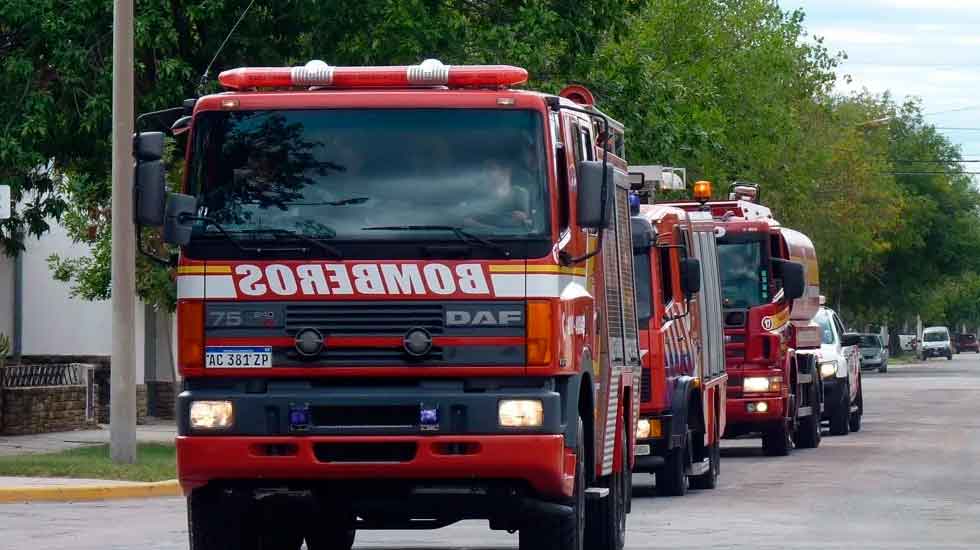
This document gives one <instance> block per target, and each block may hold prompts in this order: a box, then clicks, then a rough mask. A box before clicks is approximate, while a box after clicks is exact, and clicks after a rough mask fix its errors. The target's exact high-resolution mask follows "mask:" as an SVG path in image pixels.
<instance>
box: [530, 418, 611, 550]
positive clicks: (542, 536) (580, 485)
mask: <svg viewBox="0 0 980 550" xmlns="http://www.w3.org/2000/svg"><path fill="white" fill-rule="evenodd" d="M577 441H578V443H577V444H576V446H575V488H574V489H573V493H574V495H573V497H572V499H571V502H570V503H569V504H571V506H572V510H573V513H572V514H571V515H569V516H568V517H551V516H544V517H536V518H534V521H533V522H530V523H528V524H526V525H524V526H522V527H521V529H520V531H519V532H518V541H519V542H518V548H519V549H520V550H584V549H585V545H584V542H585V484H586V478H585V468H586V462H585V427H584V425H583V424H582V419H581V418H579V420H578V436H577ZM607 498H608V497H607Z"/></svg>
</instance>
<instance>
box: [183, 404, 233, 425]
mask: <svg viewBox="0 0 980 550" xmlns="http://www.w3.org/2000/svg"><path fill="white" fill-rule="evenodd" d="M233 413H234V407H233V406H232V404H231V401H194V402H193V403H191V428H194V429H198V430H223V429H225V428H228V427H230V426H231V421H232V414H233Z"/></svg>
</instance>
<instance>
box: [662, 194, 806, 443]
mask: <svg viewBox="0 0 980 550" xmlns="http://www.w3.org/2000/svg"><path fill="white" fill-rule="evenodd" d="M694 195H695V198H696V199H698V200H697V202H690V203H682V204H678V205H677V206H679V207H681V208H684V209H685V210H688V211H702V210H704V211H708V212H710V213H711V216H712V217H713V218H714V225H715V232H716V235H717V239H718V251H719V257H720V267H721V279H722V296H723V299H724V317H723V318H724V324H725V337H726V340H727V342H726V344H725V356H726V370H727V371H728V376H729V380H728V403H727V415H726V416H727V424H726V427H725V436H726V437H739V436H745V435H752V434H757V435H760V436H761V437H762V448H763V451H764V452H765V453H766V454H767V455H772V456H782V455H786V454H788V453H789V452H790V450H791V449H792V448H793V446H794V444H795V446H796V447H799V448H813V447H817V446H819V445H820V416H821V410H822V402H823V398H822V389H821V384H820V377H819V375H818V374H817V352H818V351H819V349H820V330H819V327H818V326H817V324H816V323H815V322H814V316H815V315H816V314H817V312H818V311H819V309H820V282H819V274H818V268H817V257H816V253H815V251H814V248H813V243H812V242H811V241H810V239H809V238H807V236H806V235H804V234H802V233H800V232H798V231H794V230H792V229H788V228H786V227H783V226H782V225H780V224H779V222H778V221H776V219H775V218H773V215H772V212H771V211H770V210H769V209H768V208H766V207H764V206H762V205H760V204H758V202H757V199H758V196H759V186H758V185H756V184H746V183H735V184H733V185H732V187H731V189H730V194H729V200H727V201H726V200H720V201H710V200H709V199H710V196H711V191H710V186H709V185H708V184H707V182H698V183H696V184H695V185H694Z"/></svg>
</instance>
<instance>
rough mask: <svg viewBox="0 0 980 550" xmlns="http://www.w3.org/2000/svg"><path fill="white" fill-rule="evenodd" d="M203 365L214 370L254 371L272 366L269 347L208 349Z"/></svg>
mask: <svg viewBox="0 0 980 550" xmlns="http://www.w3.org/2000/svg"><path fill="white" fill-rule="evenodd" d="M204 359H205V365H207V367H208V368H215V369H254V368H264V367H271V366H272V348H271V347H255V348H250V347H226V348H218V347H208V349H207V352H206V353H205V357H204Z"/></svg>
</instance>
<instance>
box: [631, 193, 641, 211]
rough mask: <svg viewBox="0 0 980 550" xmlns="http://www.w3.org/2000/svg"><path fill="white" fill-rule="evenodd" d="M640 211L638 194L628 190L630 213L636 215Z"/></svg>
mask: <svg viewBox="0 0 980 550" xmlns="http://www.w3.org/2000/svg"><path fill="white" fill-rule="evenodd" d="M639 213H640V195H638V194H636V193H635V192H633V191H630V215H631V216H636V215H637V214H639Z"/></svg>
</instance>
